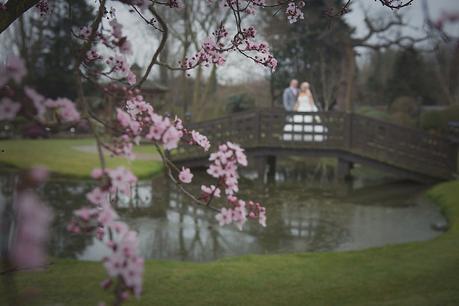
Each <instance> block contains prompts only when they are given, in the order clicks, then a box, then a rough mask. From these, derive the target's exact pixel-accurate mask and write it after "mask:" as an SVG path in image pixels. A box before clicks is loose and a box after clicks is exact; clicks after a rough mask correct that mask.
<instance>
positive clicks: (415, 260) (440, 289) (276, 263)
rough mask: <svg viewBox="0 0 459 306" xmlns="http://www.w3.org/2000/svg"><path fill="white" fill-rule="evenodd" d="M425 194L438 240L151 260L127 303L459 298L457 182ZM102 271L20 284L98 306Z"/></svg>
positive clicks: (60, 301)
mask: <svg viewBox="0 0 459 306" xmlns="http://www.w3.org/2000/svg"><path fill="white" fill-rule="evenodd" d="M428 194H429V196H430V197H431V198H432V199H433V200H434V201H435V202H436V203H438V205H439V206H440V207H441V209H442V210H443V211H444V212H445V214H446V216H447V217H448V220H449V222H450V228H449V230H448V232H446V233H445V234H443V235H441V236H440V237H438V238H436V239H434V240H430V241H424V242H415V243H407V244H401V245H392V246H387V247H383V248H373V249H368V250H363V251H354V252H343V253H309V254H291V255H272V256H243V257H237V258H228V259H224V260H219V261H216V262H212V263H204V264H199V263H184V262H175V261H156V260H150V261H147V263H146V270H145V283H144V287H145V292H144V295H143V297H142V299H141V300H139V301H137V300H135V299H133V300H130V302H129V303H127V305H149V306H151V305H238V306H240V305H260V306H266V305H289V306H290V305H353V306H355V305H403V306H406V305H416V306H419V305H459V182H449V183H444V184H440V185H438V186H436V187H434V188H432V189H431V190H430V191H429V193H428ZM104 275H105V274H104V271H103V268H102V267H101V265H100V264H99V263H93V262H78V261H75V260H64V259H57V260H54V261H53V264H52V265H51V266H50V267H49V269H48V270H46V271H43V272H21V273H19V274H18V275H17V285H18V290H19V292H21V293H24V292H28V293H30V294H32V296H33V299H28V300H26V301H25V304H24V305H78V306H81V305H97V302H98V301H100V300H105V301H107V302H109V301H111V299H110V298H111V296H110V295H108V294H107V293H105V292H103V291H102V290H101V289H99V287H98V284H99V282H100V281H101V280H102V279H103V278H104ZM4 297H5V294H4V292H3V293H1V294H0V304H1V305H4V304H3V302H5V301H3V302H2V301H1V299H3V298H4Z"/></svg>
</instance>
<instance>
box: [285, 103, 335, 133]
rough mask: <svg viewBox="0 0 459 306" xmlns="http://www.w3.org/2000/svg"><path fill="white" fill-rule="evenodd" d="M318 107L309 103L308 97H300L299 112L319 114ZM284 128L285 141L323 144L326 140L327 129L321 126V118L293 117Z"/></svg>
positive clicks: (308, 116)
mask: <svg viewBox="0 0 459 306" xmlns="http://www.w3.org/2000/svg"><path fill="white" fill-rule="evenodd" d="M318 111H319V110H318V109H317V106H316V105H315V104H314V103H310V102H309V97H308V96H300V97H298V109H297V112H318ZM287 122H288V123H287V124H285V126H284V134H283V136H282V138H283V140H286V141H308V142H321V141H324V140H325V139H326V132H327V128H326V127H324V126H323V125H321V124H320V123H321V120H320V117H319V116H312V115H300V114H298V115H293V118H292V117H291V116H290V117H289V118H288V119H287Z"/></svg>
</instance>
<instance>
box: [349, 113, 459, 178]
mask: <svg viewBox="0 0 459 306" xmlns="http://www.w3.org/2000/svg"><path fill="white" fill-rule="evenodd" d="M349 116H351V118H352V119H351V120H350V122H351V125H352V127H351V131H352V132H351V137H350V141H351V150H352V152H354V153H357V154H359V155H362V156H366V157H369V158H372V159H375V160H378V161H381V162H384V163H387V164H389V165H394V166H397V167H401V168H405V169H409V170H411V171H413V172H418V173H424V174H426V175H432V176H436V177H448V176H449V175H450V174H451V173H452V172H453V171H454V169H456V166H455V165H456V157H455V154H456V152H455V150H454V147H453V146H452V145H451V143H450V142H449V141H448V139H447V138H446V137H441V136H438V135H432V134H429V133H427V132H425V131H422V130H418V129H413V128H409V127H403V126H399V125H396V124H391V123H388V122H384V121H381V120H376V119H373V118H369V117H365V116H361V115H357V114H352V115H349Z"/></svg>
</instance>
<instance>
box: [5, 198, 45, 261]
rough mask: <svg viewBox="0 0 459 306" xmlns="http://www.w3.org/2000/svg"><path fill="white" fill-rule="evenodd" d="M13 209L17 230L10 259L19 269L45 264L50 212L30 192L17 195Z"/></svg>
mask: <svg viewBox="0 0 459 306" xmlns="http://www.w3.org/2000/svg"><path fill="white" fill-rule="evenodd" d="M14 207H15V210H16V224H17V229H16V235H15V238H14V240H13V245H12V246H11V250H10V253H9V256H10V259H11V261H12V262H13V263H14V264H15V265H17V266H18V267H21V268H37V267H41V266H43V265H44V264H45V263H46V248H47V247H46V242H47V240H48V229H49V225H50V223H51V220H52V212H51V210H50V209H49V208H48V207H47V206H45V205H44V204H43V203H41V202H40V200H39V199H38V197H37V195H36V194H35V193H34V192H32V191H30V190H26V191H21V192H19V193H18V195H17V197H16V200H15V203H14Z"/></svg>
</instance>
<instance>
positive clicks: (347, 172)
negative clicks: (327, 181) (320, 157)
mask: <svg viewBox="0 0 459 306" xmlns="http://www.w3.org/2000/svg"><path fill="white" fill-rule="evenodd" d="M353 167H354V163H352V162H350V161H347V160H344V159H342V158H338V163H337V165H336V178H337V179H338V180H348V179H350V178H351V170H352V168H353Z"/></svg>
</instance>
